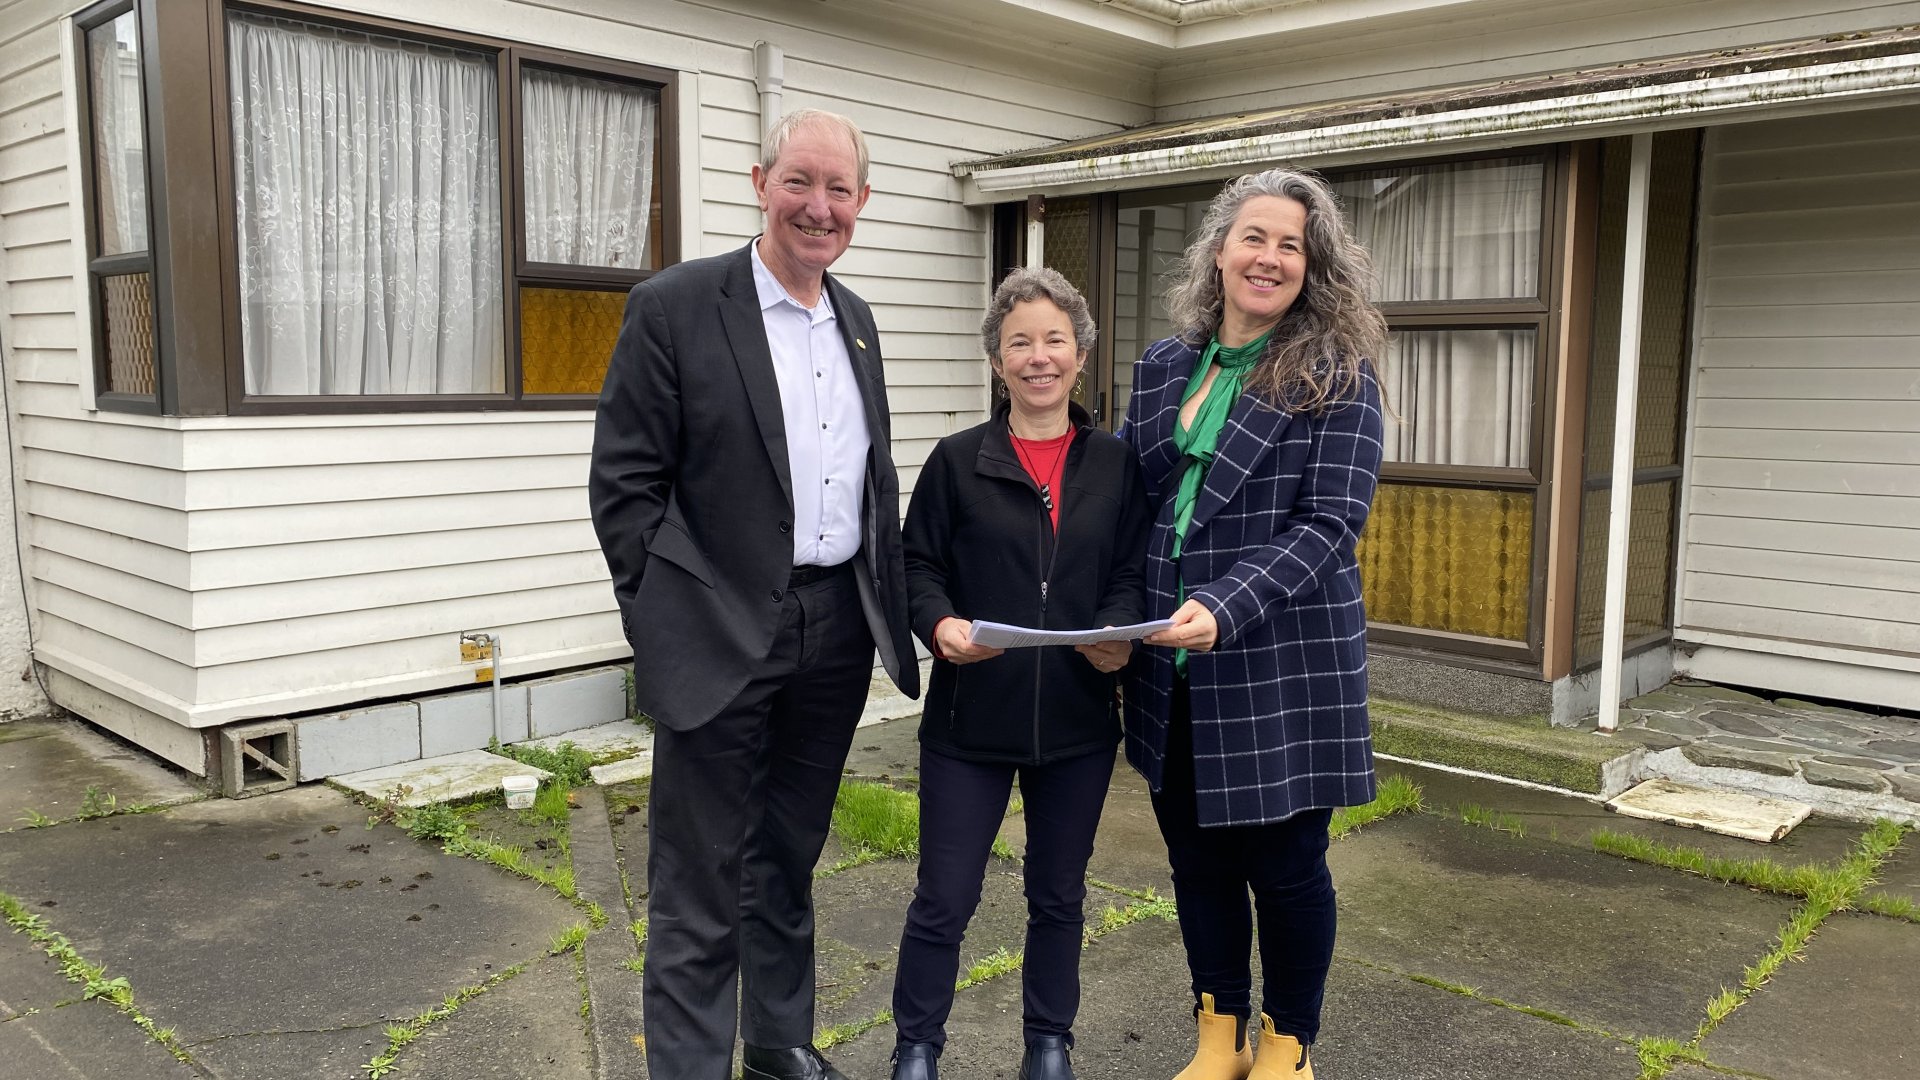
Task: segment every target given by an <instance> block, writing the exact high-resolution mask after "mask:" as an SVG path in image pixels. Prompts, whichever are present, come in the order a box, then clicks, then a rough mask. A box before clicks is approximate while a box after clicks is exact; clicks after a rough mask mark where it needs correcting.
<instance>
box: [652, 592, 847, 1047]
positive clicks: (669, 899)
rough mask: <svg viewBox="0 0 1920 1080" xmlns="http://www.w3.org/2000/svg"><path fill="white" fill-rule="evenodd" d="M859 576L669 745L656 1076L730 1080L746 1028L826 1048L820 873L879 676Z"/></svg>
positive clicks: (659, 792)
mask: <svg viewBox="0 0 1920 1080" xmlns="http://www.w3.org/2000/svg"><path fill="white" fill-rule="evenodd" d="M853 574H854V571H853V570H852V569H851V568H848V569H845V570H843V571H842V572H840V573H836V574H834V575H833V576H831V577H829V578H827V579H826V580H824V581H820V582H817V583H815V584H811V585H805V586H801V587H799V588H795V589H790V590H788V592H787V594H786V598H785V599H784V600H783V601H782V602H781V606H780V617H781V623H780V628H779V630H778V631H777V632H776V633H775V635H774V639H773V647H772V649H771V650H770V652H769V654H768V656H767V658H766V661H765V663H764V664H763V665H762V666H761V668H760V669H759V670H758V671H757V672H755V674H754V675H753V677H752V678H751V679H749V680H748V682H747V685H746V687H745V688H744V689H743V690H741V692H740V695H739V696H738V697H736V698H735V699H734V700H733V702H732V703H730V704H729V705H728V706H727V707H726V708H725V709H723V710H721V712H720V715H718V716H716V717H714V718H713V719H712V720H710V721H708V722H707V723H705V724H703V725H701V726H699V727H697V728H694V729H693V730H691V731H673V730H670V729H668V728H667V727H666V726H665V725H662V726H661V727H660V728H659V730H658V731H657V732H655V736H654V766H653V781H652V785H653V789H652V792H651V797H650V798H649V799H648V800H647V824H648V833H649V844H650V847H649V850H648V854H647V884H648V888H649V893H648V897H647V920H648V921H647V970H646V975H645V977H644V979H643V990H642V995H643V999H644V1007H645V1016H646V1039H647V1044H646V1045H647V1069H648V1072H649V1074H650V1075H652V1076H657V1077H663V1078H667V1077H670V1078H672V1080H728V1078H729V1077H731V1076H732V1075H733V1039H734V1029H735V1020H736V1015H738V1026H739V1031H740V1035H741V1037H742V1038H743V1039H745V1040H746V1041H747V1042H748V1043H751V1044H752V1045H754V1046H762V1047H768V1048H775V1049H781V1048H786V1047H792V1046H802V1045H805V1044H807V1043H810V1042H812V1041H813V999H814V965H813V867H814V863H815V862H816V861H818V859H819V858H820V849H821V846H822V845H823V844H824V843H825V842H826V836H827V827H828V825H829V823H830V822H831V820H832V815H833V800H834V795H835V793H836V792H838V791H839V787H840V770H841V768H842V767H843V766H844V765H845V764H846V760H847V749H848V747H850V746H851V745H852V743H853V731H854V727H855V725H857V724H858V723H859V721H860V710H861V708H862V706H863V705H864V703H865V702H866V697H867V686H868V682H869V680H870V679H871V677H872V674H873V636H872V633H871V632H870V631H869V630H868V629H867V621H866V616H865V615H864V614H863V613H862V611H861V608H860V596H859V592H858V588H857V585H856V582H855V580H854V577H853ZM736 1001H737V1002H738V1005H739V1009H740V1012H739V1014H736V1012H735V1007H736V1006H735V1003H736Z"/></svg>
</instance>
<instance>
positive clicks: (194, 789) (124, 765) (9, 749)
mask: <svg viewBox="0 0 1920 1080" xmlns="http://www.w3.org/2000/svg"><path fill="white" fill-rule="evenodd" d="M90 787H92V788H98V789H99V790H100V791H101V792H103V793H105V794H109V795H112V796H113V798H114V801H115V802H116V804H118V805H119V806H120V807H121V808H123V809H124V808H126V807H129V806H136V805H140V804H143V803H144V804H148V805H156V806H166V805H171V804H173V803H179V802H185V801H188V800H190V799H196V798H200V797H202V796H204V795H205V794H206V789H205V788H203V787H202V786H201V785H200V784H199V783H198V782H197V781H195V780H193V779H192V778H190V777H188V776H187V774H185V773H182V772H177V771H175V770H174V769H172V768H169V767H168V766H165V765H162V764H160V763H159V762H158V761H157V760H155V759H154V758H153V757H152V756H151V755H148V754H146V753H144V752H142V751H140V750H136V749H134V748H133V747H131V746H128V745H127V744H126V743H123V742H120V741H119V740H117V739H113V738H109V737H108V736H106V735H103V734H101V733H100V732H99V731H98V730H96V729H94V728H92V727H90V726H88V725H86V724H84V723H81V722H80V721H78V720H71V719H66V718H59V719H40V720H15V721H12V722H10V723H6V724H0V830H5V829H13V828H17V827H19V826H20V825H22V824H24V823H25V822H26V820H27V819H28V818H29V817H30V816H31V814H40V815H42V816H44V817H48V818H52V819H54V820H59V819H62V818H70V817H72V816H73V815H75V814H77V813H79V812H80V804H81V801H82V800H83V799H84V798H85V797H86V792H87V789H88V788H90Z"/></svg>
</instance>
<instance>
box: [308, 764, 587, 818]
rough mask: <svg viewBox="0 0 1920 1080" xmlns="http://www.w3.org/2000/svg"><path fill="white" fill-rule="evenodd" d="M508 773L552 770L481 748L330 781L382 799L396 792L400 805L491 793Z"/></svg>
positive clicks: (543, 774) (542, 774)
mask: <svg viewBox="0 0 1920 1080" xmlns="http://www.w3.org/2000/svg"><path fill="white" fill-rule="evenodd" d="M509 776H532V777H535V778H537V779H539V780H540V781H541V782H542V783H545V782H546V781H548V780H551V779H553V774H552V773H550V772H548V771H546V770H545V769H536V768H534V767H533V766H531V765H523V764H521V763H520V762H518V761H515V760H513V759H512V758H507V757H501V756H500V755H499V754H489V753H487V752H486V751H485V750H463V751H461V752H460V753H457V754H442V755H441V756H439V757H433V758H421V759H420V760H418V761H403V762H401V763H400V764H398V765H384V766H382V767H380V768H378V769H368V770H366V771H365V772H357V773H347V774H346V775H344V776H336V777H333V778H332V780H331V782H332V783H333V784H336V785H338V786H339V787H343V788H346V789H347V790H348V791H351V792H354V793H355V794H358V795H365V796H367V797H368V798H370V799H386V798H389V797H391V796H393V795H394V794H395V793H396V792H398V793H399V797H398V798H397V799H395V800H394V801H396V802H398V803H399V804H400V805H401V806H425V805H427V804H428V803H443V802H455V801H457V800H460V799H468V798H472V797H473V796H475V795H490V794H494V793H496V792H498V791H499V790H500V781H502V780H504V779H506V778H507V777H509Z"/></svg>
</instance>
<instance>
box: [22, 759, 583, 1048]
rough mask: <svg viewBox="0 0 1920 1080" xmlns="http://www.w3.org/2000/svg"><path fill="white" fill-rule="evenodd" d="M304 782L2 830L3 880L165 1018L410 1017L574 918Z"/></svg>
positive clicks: (341, 1020)
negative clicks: (163, 808) (272, 790)
mask: <svg viewBox="0 0 1920 1080" xmlns="http://www.w3.org/2000/svg"><path fill="white" fill-rule="evenodd" d="M366 821H367V811H366V810H365V808H363V807H361V806H359V805H357V804H355V803H353V802H352V801H351V800H349V799H348V798H347V797H346V796H345V795H342V794H341V793H339V792H337V791H334V790H332V789H329V788H325V787H319V786H311V787H305V788H298V789H294V790H290V791H285V792H279V793H276V794H272V795H264V796H260V797H257V798H254V799H247V800H240V801H233V800H216V801H209V802H200V803H194V804H191V805H188V806H182V807H178V808H176V809H174V810H170V811H167V812H165V813H160V814H147V815H141V816H137V817H119V818H109V819H104V820H98V821H87V822H79V823H74V824H68V825H61V826H58V827H55V828H51V829H32V830H25V831H20V832H14V833H9V834H7V835H5V836H0V889H4V890H5V891H7V892H9V893H12V894H13V895H15V896H17V897H20V898H21V899H22V900H24V901H25V902H26V903H27V904H28V905H29V906H30V907H32V906H35V905H38V904H42V903H44V902H46V901H52V902H53V903H54V904H55V906H54V907H52V908H49V909H47V918H48V921H49V923H50V924H51V925H52V926H53V927H54V928H55V929H57V930H59V931H61V932H62V933H65V934H66V935H67V936H68V937H69V938H71V939H72V941H73V943H74V947H75V948H76V949H78V950H79V951H80V953H81V954H82V955H84V956H87V957H88V958H89V959H91V960H93V961H94V962H96V963H104V964H106V965H107V966H108V968H109V969H110V970H113V971H116V972H118V973H121V974H124V975H126V976H127V977H128V979H129V980H130V981H131V982H132V984H133V988H134V993H135V994H136V995H137V997H138V1000H139V1001H140V1003H141V1007H142V1008H143V1009H144V1010H145V1011H146V1012H147V1014H148V1015H150V1016H152V1017H153V1018H154V1020H155V1022H156V1023H158V1024H160V1025H161V1026H163V1027H174V1028H177V1029H178V1030H179V1032H180V1034H181V1037H182V1038H183V1039H185V1040H187V1041H190V1042H200V1041H204V1040H206V1039H209V1038H213V1037H216V1036H223V1035H239V1034H248V1033H267V1032H315V1031H328V1030H332V1029H337V1028H341V1027H345V1026H349V1025H356V1024H368V1023H373V1022H375V1021H377V1020H379V1019H380V1018H381V1017H383V1016H404V1015H412V1014H414V1013H417V1012H419V1011H421V1010H422V1009H425V1008H427V1007H429V1006H431V1005H432V1004H434V1003H436V1002H438V1001H439V1000H440V999H441V998H442V997H443V996H444V995H445V994H447V993H449V992H451V991H453V990H456V989H458V988H460V987H464V986H469V985H472V984H475V983H478V982H480V981H481V980H482V979H484V978H486V976H487V975H489V974H491V973H492V972H495V971H499V970H502V969H504V968H506V967H507V966H509V965H511V964H514V963H517V962H519V961H522V960H525V959H527V958H528V957H530V956H537V955H539V954H540V953H541V952H542V951H543V950H544V949H545V948H546V946H547V943H548V942H549V941H551V940H552V939H553V937H554V936H555V935H556V934H558V933H559V932H560V931H562V930H564V929H565V928H567V927H568V926H571V925H573V924H574V923H576V922H578V921H580V916H579V913H578V912H577V911H575V910H574V909H573V908H572V907H571V906H569V905H568V904H567V903H566V902H565V901H563V900H561V899H559V898H558V897H556V896H554V895H553V894H552V892H551V891H548V890H545V889H542V888H541V887H540V886H538V885H536V884H534V883H533V882H531V881H527V880H525V879H521V878H515V877H512V876H510V875H508V874H505V873H504V872H502V871H499V870H496V869H494V868H492V867H490V866H486V865H483V864H481V863H479V862H477V861H475V860H471V859H461V858H455V857H453V856H449V855H445V854H442V853H441V852H440V850H439V849H438V848H437V847H435V846H433V845H430V844H427V843H422V842H419V841H415V840H411V839H409V838H408V837H407V836H406V835H405V834H404V833H402V832H400V831H399V830H398V829H395V828H393V827H391V826H381V827H379V828H377V829H374V830H371V831H370V830H368V829H367V828H366V827H365V826H366Z"/></svg>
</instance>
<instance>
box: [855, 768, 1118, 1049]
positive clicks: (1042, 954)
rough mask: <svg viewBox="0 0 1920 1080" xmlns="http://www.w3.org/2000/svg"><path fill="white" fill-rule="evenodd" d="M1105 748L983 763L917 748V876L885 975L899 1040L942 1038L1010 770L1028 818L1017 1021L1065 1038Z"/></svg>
mask: <svg viewBox="0 0 1920 1080" xmlns="http://www.w3.org/2000/svg"><path fill="white" fill-rule="evenodd" d="M1113 759H1114V755H1113V751H1111V750H1101V751H1098V752H1096V753H1092V754H1083V755H1081V756H1079V757H1074V758H1068V759H1066V760H1064V761H1057V762H1051V763H1049V764H1046V765H1001V764H982V763H976V762H970V761H962V760H960V759H959V758H954V757H949V756H947V755H945V754H942V753H940V752H938V751H935V750H928V749H926V748H925V747H922V748H921V750H920V881H919V885H918V886H917V887H916V888H915V890H914V894H913V903H912V905H911V906H909V907H908V908H907V925H906V929H905V930H903V931H902V932H901V934H900V966H899V970H898V972H897V973H896V974H895V975H894V981H893V1018H894V1024H895V1028H896V1033H897V1038H898V1039H899V1041H900V1042H903V1043H931V1044H933V1045H934V1046H937V1047H943V1046H945V1045H946V1041H947V1033H946V1023H947V1015H948V1013H950V1012H951V1011H952V1010H953V984H954V981H955V979H956V978H957V977H958V976H959V973H960V943H961V941H962V939H964V938H965V936H966V931H967V923H968V921H970V920H971V919H972V918H973V912H974V909H975V908H976V907H978V906H979V904H980V887H981V882H982V880H983V879H984V877H985V874H986V866H987V855H988V854H989V852H990V850H991V848H992V846H993V838H994V836H995V835H996V834H997V833H998V832H999V829H1000V822H1001V820H1002V819H1003V818H1004V817H1005V816H1006V812H1007V796H1008V794H1009V793H1010V792H1011V791H1012V789H1013V782H1014V779H1015V778H1016V776H1017V777H1018V779H1019V781H1020V795H1021V798H1022V799H1024V800H1025V805H1026V809H1025V811H1024V814H1025V816H1026V819H1027V859H1026V865H1025V867H1024V875H1023V876H1024V877H1025V881H1026V894H1027V946H1026V957H1025V961H1024V963H1022V964H1021V967H1020V980H1021V988H1022V1014H1023V1019H1024V1023H1023V1029H1024V1033H1025V1035H1026V1037H1027V1038H1028V1039H1032V1038H1033V1037H1034V1036H1036V1035H1062V1036H1065V1037H1066V1038H1067V1039H1068V1040H1069V1041H1071V1040H1072V1038H1073V1019H1074V1016H1075V1015H1076V1014H1077V1013H1078V1012H1079V1011H1080V948H1081V929H1082V927H1083V925H1084V924H1085V921H1086V917H1085V915H1084V913H1083V906H1084V904H1085V902H1086V898H1087V880H1086V877H1087V860H1088V859H1089V858H1090V857H1091V856H1092V855H1093V834H1094V829H1095V828H1096V827H1097V826H1098V825H1099V824H1100V808H1101V806H1103V805H1104V804H1105V802H1106V796H1107V785H1108V783H1109V782H1110V781H1111V780H1112V778H1113Z"/></svg>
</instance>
